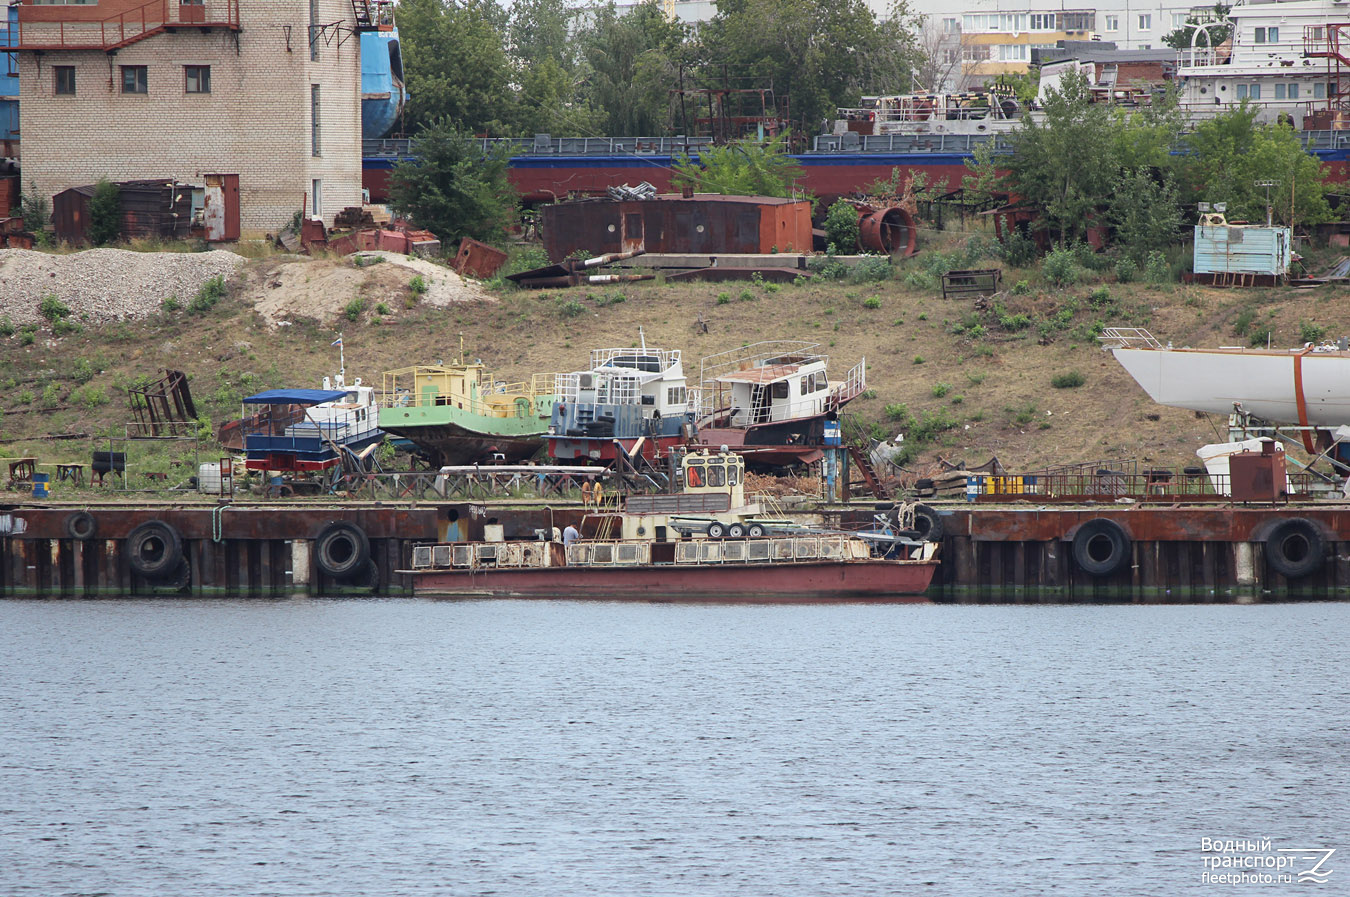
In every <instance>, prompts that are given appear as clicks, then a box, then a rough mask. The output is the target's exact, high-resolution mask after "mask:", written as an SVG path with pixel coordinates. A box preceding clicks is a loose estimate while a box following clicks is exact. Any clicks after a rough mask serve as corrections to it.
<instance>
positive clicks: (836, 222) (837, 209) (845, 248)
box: [825, 199, 858, 254]
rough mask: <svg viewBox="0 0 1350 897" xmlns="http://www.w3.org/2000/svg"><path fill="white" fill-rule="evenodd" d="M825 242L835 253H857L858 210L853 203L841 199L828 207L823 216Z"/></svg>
mask: <svg viewBox="0 0 1350 897" xmlns="http://www.w3.org/2000/svg"><path fill="white" fill-rule="evenodd" d="M825 240H826V241H827V242H828V243H829V244H830V245H832V246H833V247H834V250H835V252H842V253H845V254H848V253H851V252H857V251H858V210H857V208H855V207H854V205H853V203H851V202H849V201H848V200H846V199H841V200H838V201H837V202H835V204H834V205H832V206H830V211H829V212H828V213H827V214H826V216H825Z"/></svg>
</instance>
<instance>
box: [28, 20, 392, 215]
mask: <svg viewBox="0 0 1350 897" xmlns="http://www.w3.org/2000/svg"><path fill="white" fill-rule="evenodd" d="M363 10H367V12H368V8H367V4H366V0H150V2H148V3H147V2H146V0H100V2H98V3H96V4H95V3H89V2H81V0H68V2H67V0H27V2H24V3H22V4H21V5H20V6H19V7H18V34H17V45H18V54H17V55H18V81H19V93H20V100H21V102H20V108H19V115H20V130H21V132H22V135H23V179H24V186H25V187H28V186H29V185H30V184H32V185H34V186H35V187H36V190H37V192H38V193H39V194H41V195H47V196H52V195H54V194H56V193H59V192H61V191H63V190H65V189H67V188H70V187H76V186H80V185H84V184H90V183H93V182H95V181H97V180H98V179H100V178H108V179H110V180H114V181H128V180H144V179H155V178H163V179H172V180H173V181H176V182H179V183H182V184H187V185H194V186H200V187H204V188H205V191H204V195H205V196H206V202H207V204H208V205H209V204H210V203H211V201H212V199H211V198H212V197H215V202H216V203H217V207H214V208H209V209H206V210H205V213H206V215H207V217H209V218H211V219H212V221H214V222H215V223H216V224H217V225H219V227H217V228H216V229H215V230H214V231H213V233H215V234H216V236H217V238H219V239H227V240H228V239H238V238H239V237H241V236H243V237H248V236H256V235H261V234H264V233H276V232H277V231H278V230H279V229H280V228H281V227H283V226H284V225H285V224H286V223H287V222H289V221H290V219H291V217H292V216H293V215H294V213H295V212H297V211H299V210H301V208H302V207H303V208H304V210H305V211H306V213H307V214H309V215H310V216H312V217H320V218H322V219H324V221H325V222H327V223H329V224H331V223H332V220H333V216H334V214H335V213H337V212H338V211H340V210H341V209H342V208H343V207H344V206H355V205H360V204H361V56H360V43H361V42H360V33H361V32H362V31H363V30H365V29H366V28H369V27H373V26H372V25H371V22H370V19H369V17H368V15H367V18H366V19H365V21H364V22H363V21H362V12H363ZM220 204H223V207H221V206H220Z"/></svg>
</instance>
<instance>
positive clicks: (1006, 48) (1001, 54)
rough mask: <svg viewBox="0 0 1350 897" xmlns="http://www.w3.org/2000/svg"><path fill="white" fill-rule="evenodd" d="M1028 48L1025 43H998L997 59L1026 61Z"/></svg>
mask: <svg viewBox="0 0 1350 897" xmlns="http://www.w3.org/2000/svg"><path fill="white" fill-rule="evenodd" d="M1028 49H1029V48H1028V47H1027V45H1026V44H999V47H998V60H999V62H1026V61H1027V50H1028Z"/></svg>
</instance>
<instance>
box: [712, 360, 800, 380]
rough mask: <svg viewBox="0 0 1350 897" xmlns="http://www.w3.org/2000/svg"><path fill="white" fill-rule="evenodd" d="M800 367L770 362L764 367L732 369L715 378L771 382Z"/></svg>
mask: <svg viewBox="0 0 1350 897" xmlns="http://www.w3.org/2000/svg"><path fill="white" fill-rule="evenodd" d="M801 368H802V366H801V365H799V364H771V365H765V366H764V367H758V368H750V369H748V370H744V371H732V372H731V373H730V374H724V375H722V376H721V377H717V378H716V379H717V380H723V381H725V380H736V381H738V382H740V383H772V382H773V381H774V380H781V379H783V378H784V377H791V376H792V375H793V374H795V373H797V372H798V371H800V370H801Z"/></svg>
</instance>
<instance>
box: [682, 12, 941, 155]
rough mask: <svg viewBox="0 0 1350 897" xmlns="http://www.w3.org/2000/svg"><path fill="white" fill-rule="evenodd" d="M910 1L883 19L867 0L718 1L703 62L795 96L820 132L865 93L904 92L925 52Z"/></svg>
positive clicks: (706, 28)
mask: <svg viewBox="0 0 1350 897" xmlns="http://www.w3.org/2000/svg"><path fill="white" fill-rule="evenodd" d="M912 22H913V17H912V16H911V15H910V14H909V8H908V6H907V5H906V4H905V3H903V2H900V3H896V4H894V5H892V7H891V9H890V10H889V15H888V16H887V17H886V18H885V19H880V20H879V19H878V18H877V16H876V15H875V14H874V13H873V12H872V10H871V8H870V7H869V6H868V4H867V3H866V0H835V2H829V0H718V4H717V15H716V16H714V17H713V19H712V20H711V21H709V22H707V23H705V24H704V25H703V26H702V28H701V29H700V30H699V40H700V45H701V50H702V53H703V60H704V61H705V62H707V63H711V64H714V65H715V66H717V67H719V68H721V67H723V66H725V67H726V70H728V71H730V72H732V73H734V74H736V75H737V76H738V77H740V78H742V79H744V80H746V81H747V82H748V83H752V84H753V85H754V86H757V87H766V88H767V87H772V88H773V89H774V90H775V92H777V93H779V94H780V95H781V94H782V93H784V92H786V93H787V94H788V95H789V96H791V98H792V113H793V116H794V117H795V118H797V119H798V120H799V121H804V122H807V123H809V124H810V125H811V126H812V129H814V127H815V125H816V124H818V123H819V122H820V121H821V120H822V119H827V118H833V117H834V112H835V109H836V108H837V107H840V106H856V105H857V104H858V102H859V100H860V98H861V96H862V95H863V94H864V93H902V92H905V91H907V90H909V89H910V87H911V84H912V73H913V72H914V70H915V69H916V68H917V67H918V66H919V64H920V63H921V61H922V59H921V57H922V53H921V51H920V50H919V47H918V41H917V39H916V38H915V36H914V32H913V28H912Z"/></svg>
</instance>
